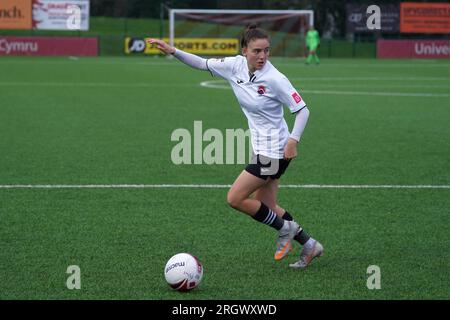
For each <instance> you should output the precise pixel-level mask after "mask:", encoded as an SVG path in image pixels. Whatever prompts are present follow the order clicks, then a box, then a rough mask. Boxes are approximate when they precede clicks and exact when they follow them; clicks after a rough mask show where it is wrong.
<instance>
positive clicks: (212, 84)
mask: <svg viewBox="0 0 450 320" xmlns="http://www.w3.org/2000/svg"><path fill="white" fill-rule="evenodd" d="M200 86H202V87H205V88H214V89H226V90H228V89H231V88H230V86H229V85H228V84H225V82H224V81H222V80H209V81H203V82H200ZM301 92H302V93H310V94H331V95H352V96H384V97H450V93H426V92H425V93H422V92H374V91H336V90H301Z"/></svg>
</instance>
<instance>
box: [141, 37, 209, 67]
mask: <svg viewBox="0 0 450 320" xmlns="http://www.w3.org/2000/svg"><path fill="white" fill-rule="evenodd" d="M147 41H148V42H149V43H151V44H153V43H155V44H156V47H157V48H158V49H159V50H161V51H162V52H163V53H164V54H171V55H173V56H174V57H175V58H177V59H178V60H180V61H181V62H183V63H184V64H187V65H188V66H190V67H192V68H195V69H199V70H208V66H207V64H206V59H203V58H201V57H199V56H196V55H195V54H191V53H187V52H184V51H183V50H180V49H176V48H175V47H172V46H170V45H168V44H167V43H165V42H164V41H162V40H159V39H150V40H147Z"/></svg>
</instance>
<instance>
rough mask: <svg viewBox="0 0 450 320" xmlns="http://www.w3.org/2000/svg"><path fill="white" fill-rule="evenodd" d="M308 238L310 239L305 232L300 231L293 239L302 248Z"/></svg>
mask: <svg viewBox="0 0 450 320" xmlns="http://www.w3.org/2000/svg"><path fill="white" fill-rule="evenodd" d="M309 238H311V237H310V236H309V234H307V233H306V231H305V230H303V229H301V230H300V232H299V233H297V234H296V236H295V237H294V239H295V240H297V241H298V242H299V243H300V244H301V245H302V246H303V245H304V244H305V243H306V242H308V240H309Z"/></svg>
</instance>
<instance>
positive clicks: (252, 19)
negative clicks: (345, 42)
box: [169, 9, 314, 56]
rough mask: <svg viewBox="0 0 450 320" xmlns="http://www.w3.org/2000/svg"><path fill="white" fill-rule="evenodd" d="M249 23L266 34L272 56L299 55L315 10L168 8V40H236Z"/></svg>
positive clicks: (171, 42) (301, 52)
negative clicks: (268, 38)
mask: <svg viewBox="0 0 450 320" xmlns="http://www.w3.org/2000/svg"><path fill="white" fill-rule="evenodd" d="M251 23H255V24H256V25H258V26H259V27H261V28H263V29H265V30H266V31H267V32H268V33H269V35H270V37H271V40H272V43H271V46H272V48H271V52H272V54H273V55H278V56H299V55H301V54H303V50H304V45H303V44H302V41H303V37H304V34H305V32H306V30H307V29H308V27H310V26H313V25H314V11H313V10H224V9H216V10H209V9H169V43H170V45H171V46H174V45H176V41H175V39H178V38H196V39H200V38H217V39H220V38H233V39H239V38H240V36H241V35H242V31H243V30H244V28H245V27H246V26H248V25H249V24H251Z"/></svg>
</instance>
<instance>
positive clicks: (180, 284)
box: [164, 253, 203, 291]
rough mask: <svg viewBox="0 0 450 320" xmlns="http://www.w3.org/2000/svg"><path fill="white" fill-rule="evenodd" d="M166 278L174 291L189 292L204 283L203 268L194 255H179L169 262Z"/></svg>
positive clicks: (165, 272) (165, 271)
mask: <svg viewBox="0 0 450 320" xmlns="http://www.w3.org/2000/svg"><path fill="white" fill-rule="evenodd" d="M164 276H165V278H166V281H167V283H168V284H169V285H170V286H171V287H172V288H173V289H174V290H178V291H189V290H192V289H194V288H195V287H197V286H198V284H199V283H200V281H202V277H203V266H202V264H201V263H200V261H198V259H197V258H196V257H194V256H193V255H191V254H189V253H178V254H176V255H174V256H173V257H172V258H170V259H169V261H167V264H166V267H165V269H164Z"/></svg>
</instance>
